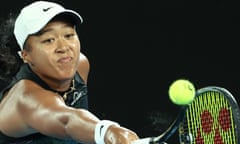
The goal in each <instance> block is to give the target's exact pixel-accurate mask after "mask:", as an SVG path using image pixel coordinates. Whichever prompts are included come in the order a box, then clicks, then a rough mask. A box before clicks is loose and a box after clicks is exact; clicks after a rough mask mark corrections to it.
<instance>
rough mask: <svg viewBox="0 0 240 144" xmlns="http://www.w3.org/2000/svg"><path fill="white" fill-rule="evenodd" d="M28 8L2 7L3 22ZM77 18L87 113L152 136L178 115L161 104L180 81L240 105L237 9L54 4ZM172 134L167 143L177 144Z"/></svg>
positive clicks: (200, 4) (12, 2)
mask: <svg viewBox="0 0 240 144" xmlns="http://www.w3.org/2000/svg"><path fill="white" fill-rule="evenodd" d="M29 2H31V0H8V1H5V3H4V4H3V3H2V4H1V8H0V12H1V17H2V18H3V17H5V16H6V15H7V14H8V13H9V12H14V11H17V10H18V9H19V8H21V7H23V6H24V5H25V4H28V3H29ZM58 2H59V3H62V4H63V5H64V6H65V7H66V8H70V9H74V10H76V11H78V12H79V13H80V14H81V15H82V17H83V19H84V23H83V24H82V25H81V27H80V30H79V33H80V39H81V43H82V52H84V53H85V54H86V55H87V56H88V58H89V60H90V63H91V71H90V75H89V81H88V85H89V104H90V111H92V112H94V113H95V114H96V115H98V116H99V117H100V118H102V119H111V120H113V121H117V122H119V123H120V124H121V125H123V126H126V127H128V128H130V129H132V130H134V131H136V132H137V133H138V134H139V136H140V137H146V136H154V135H158V134H160V133H161V132H163V131H164V130H166V128H167V127H168V126H169V125H170V123H171V122H172V121H173V120H174V118H175V117H176V115H177V112H178V107H177V106H175V105H173V104H172V103H171V102H170V100H169V99H168V96H167V91H168V87H169V85H170V84H171V83H172V82H173V81H174V80H176V79H178V78H186V79H189V80H190V81H192V82H193V83H194V84H195V86H196V88H197V89H199V88H202V87H205V86H209V85H217V86H222V87H225V88H227V89H228V90H229V91H231V93H232V94H233V95H234V96H235V98H236V99H237V101H239V94H240V91H239V87H238V86H239V84H240V77H239V68H238V67H239V59H240V58H239V54H238V51H239V32H238V31H237V24H236V21H237V19H239V15H237V13H236V12H237V10H236V9H237V7H236V4H234V3H232V1H228V0H218V1H214V0H208V1H202V0H201V1H183V0H176V1H172V0H170V1H153V0H143V1H138V0H101V1H100V0H65V1H64V0H61V1H60V0H59V1H58ZM177 139H178V137H177V134H176V135H175V136H174V137H173V138H172V139H170V140H169V143H178V140H177Z"/></svg>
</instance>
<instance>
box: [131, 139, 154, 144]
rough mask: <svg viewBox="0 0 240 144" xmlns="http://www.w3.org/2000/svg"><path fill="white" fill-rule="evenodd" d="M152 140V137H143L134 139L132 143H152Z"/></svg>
mask: <svg viewBox="0 0 240 144" xmlns="http://www.w3.org/2000/svg"><path fill="white" fill-rule="evenodd" d="M151 141H152V138H142V139H138V140H134V141H132V142H131V144H150V143H151Z"/></svg>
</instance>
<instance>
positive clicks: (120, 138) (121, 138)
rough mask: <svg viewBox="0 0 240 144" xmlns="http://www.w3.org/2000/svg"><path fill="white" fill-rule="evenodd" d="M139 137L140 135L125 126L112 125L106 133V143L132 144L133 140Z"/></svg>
mask: <svg viewBox="0 0 240 144" xmlns="http://www.w3.org/2000/svg"><path fill="white" fill-rule="evenodd" d="M137 139H139V137H138V135H137V134H136V133H135V132H133V131H131V130H129V129H127V128H124V127H119V126H115V125H112V126H110V127H109V128H108V130H107V132H106V134H105V138H104V141H105V144H131V141H133V140H137Z"/></svg>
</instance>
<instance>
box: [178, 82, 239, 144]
mask: <svg viewBox="0 0 240 144" xmlns="http://www.w3.org/2000/svg"><path fill="white" fill-rule="evenodd" d="M178 135H179V141H180V144H205V143H206V144H209V143H219V144H228V143H231V144H239V143H240V139H239V138H238V136H240V110H239V106H238V103H237V101H236V99H235V98H234V97H233V95H232V94H231V93H230V92H229V91H228V90H227V89H225V88H222V87H218V86H208V87H204V88H201V89H199V90H197V92H196V97H195V99H194V101H193V102H192V103H191V104H189V106H188V108H187V109H186V113H185V116H184V119H183V121H182V122H181V123H180V125H179V128H178Z"/></svg>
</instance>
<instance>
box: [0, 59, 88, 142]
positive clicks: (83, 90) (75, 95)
mask: <svg viewBox="0 0 240 144" xmlns="http://www.w3.org/2000/svg"><path fill="white" fill-rule="evenodd" d="M22 79H28V80H32V81H34V82H36V83H38V84H39V85H40V86H41V87H43V88H44V89H47V90H50V91H54V90H53V89H51V88H50V87H49V86H48V85H47V84H46V83H45V82H44V81H43V80H41V79H40V78H39V77H38V76H37V75H36V74H35V73H34V72H33V71H32V70H31V69H30V67H29V66H28V64H23V65H22V66H21V68H20V70H19V72H18V73H17V75H16V76H15V77H14V78H13V80H12V82H11V83H10V84H9V85H8V86H7V87H5V88H4V89H3V90H2V91H1V92H0V101H1V100H2V98H3V94H4V93H5V92H6V91H7V90H9V89H10V88H11V87H12V86H13V85H14V84H16V83H17V82H18V81H19V80H22ZM74 82H75V90H74V91H71V92H70V93H68V96H67V99H66V100H65V103H66V105H68V106H70V107H74V108H84V109H88V96H87V86H86V84H85V83H84V81H83V79H82V78H81V77H80V75H79V74H78V73H76V74H75V76H74ZM55 92H56V91H55ZM58 93H59V94H60V95H61V94H64V93H63V92H58ZM0 144H78V143H77V142H74V141H72V140H61V139H57V138H53V137H48V136H45V135H42V134H40V133H36V134H32V135H29V136H25V137H21V138H12V137H8V136H6V135H4V134H2V133H1V132H0Z"/></svg>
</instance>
